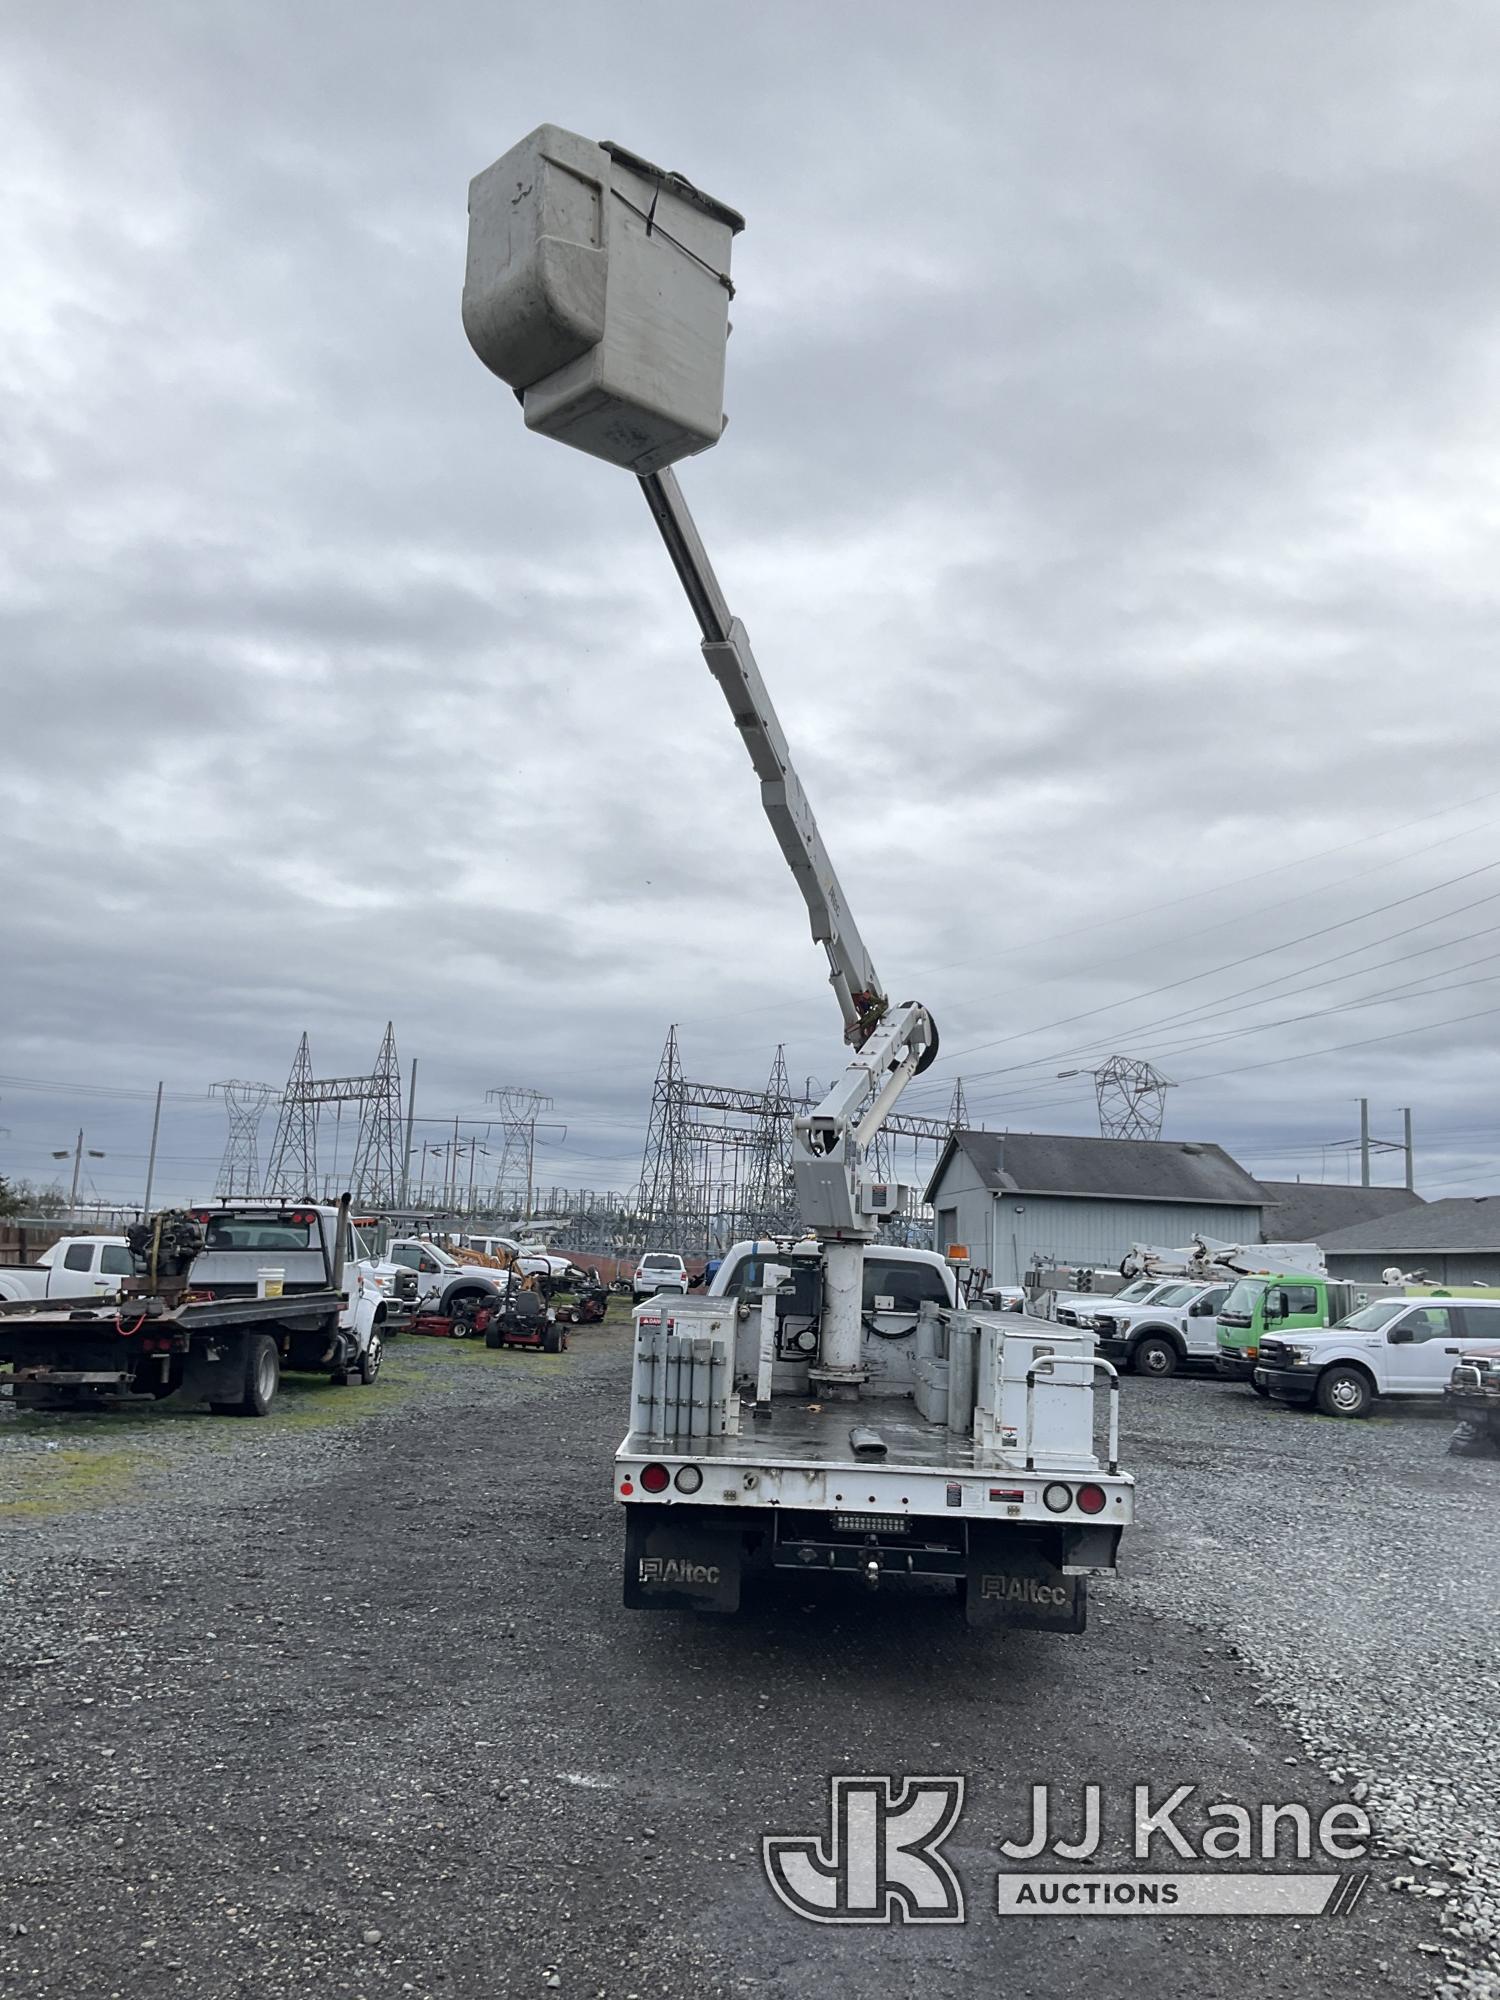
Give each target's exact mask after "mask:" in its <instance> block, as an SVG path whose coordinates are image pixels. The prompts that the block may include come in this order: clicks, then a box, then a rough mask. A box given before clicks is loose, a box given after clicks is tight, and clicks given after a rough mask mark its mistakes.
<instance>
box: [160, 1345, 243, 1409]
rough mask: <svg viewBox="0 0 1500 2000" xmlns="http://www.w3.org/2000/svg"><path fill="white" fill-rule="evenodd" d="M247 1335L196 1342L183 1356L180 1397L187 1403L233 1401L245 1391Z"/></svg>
mask: <svg viewBox="0 0 1500 2000" xmlns="http://www.w3.org/2000/svg"><path fill="white" fill-rule="evenodd" d="M244 1389H245V1342H244V1338H243V1336H242V1335H241V1336H235V1335H231V1336H227V1337H225V1338H224V1339H222V1340H206V1341H202V1342H195V1343H194V1344H193V1346H192V1347H191V1348H190V1349H189V1350H188V1352H187V1353H186V1354H185V1355H184V1356H183V1357H182V1374H181V1377H180V1378H179V1380H178V1384H177V1397H178V1400H179V1401H180V1402H183V1403H229V1402H234V1401H236V1400H237V1399H238V1398H239V1397H240V1396H241V1395H243V1394H244Z"/></svg>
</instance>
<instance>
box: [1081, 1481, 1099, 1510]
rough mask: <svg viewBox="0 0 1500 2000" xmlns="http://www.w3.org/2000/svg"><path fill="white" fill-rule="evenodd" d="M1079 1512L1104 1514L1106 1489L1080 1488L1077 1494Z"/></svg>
mask: <svg viewBox="0 0 1500 2000" xmlns="http://www.w3.org/2000/svg"><path fill="white" fill-rule="evenodd" d="M1077 1500H1078V1508H1079V1512H1080V1513H1083V1514H1102V1513H1103V1512H1104V1488H1103V1487H1102V1486H1080V1487H1079V1489H1078V1493H1077Z"/></svg>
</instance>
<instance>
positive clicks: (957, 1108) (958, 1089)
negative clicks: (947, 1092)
mask: <svg viewBox="0 0 1500 2000" xmlns="http://www.w3.org/2000/svg"><path fill="white" fill-rule="evenodd" d="M948 1130H949V1131H950V1132H967V1131H968V1130H969V1107H968V1105H967V1104H966V1103H965V1102H964V1080H963V1078H962V1077H958V1078H956V1079H955V1081H954V1085H953V1095H952V1097H951V1098H950V1099H949V1100H948Z"/></svg>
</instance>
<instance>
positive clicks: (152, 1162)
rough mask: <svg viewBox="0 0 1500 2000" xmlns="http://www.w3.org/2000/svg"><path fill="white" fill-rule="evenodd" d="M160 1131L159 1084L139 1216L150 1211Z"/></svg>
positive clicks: (143, 1216) (144, 1215) (145, 1214)
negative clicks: (144, 1187) (144, 1190)
mask: <svg viewBox="0 0 1500 2000" xmlns="http://www.w3.org/2000/svg"><path fill="white" fill-rule="evenodd" d="M160 1131H161V1085H160V1084H158V1085H157V1086H156V1110H155V1112H154V1113H153V1114H152V1118H151V1151H150V1154H149V1155H148V1157H147V1160H146V1192H145V1194H144V1195H143V1196H142V1197H141V1216H142V1218H143V1219H144V1218H145V1217H146V1216H147V1215H149V1214H150V1213H151V1183H152V1182H153V1181H154V1180H155V1179H156V1140H157V1135H158V1134H159V1133H160Z"/></svg>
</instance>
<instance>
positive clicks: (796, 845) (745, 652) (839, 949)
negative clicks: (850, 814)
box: [641, 471, 890, 1048]
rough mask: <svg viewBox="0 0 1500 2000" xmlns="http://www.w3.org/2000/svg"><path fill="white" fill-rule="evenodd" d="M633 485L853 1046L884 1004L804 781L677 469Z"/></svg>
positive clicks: (861, 1042) (872, 1026)
mask: <svg viewBox="0 0 1500 2000" xmlns="http://www.w3.org/2000/svg"><path fill="white" fill-rule="evenodd" d="M641 490H642V492H644V494H645V496H646V504H647V506H648V507H649V508H650V509H651V512H652V515H653V517H654V518H655V521H656V525H657V527H658V528H659V529H660V530H661V537H662V540H663V541H664V542H665V543H666V545H667V553H668V554H669V555H670V556H671V558H672V562H673V564H674V566H675V567H676V570H677V574H678V576H679V577H680V578H681V579H682V587H683V589H684V590H685V591H686V592H687V596H688V602H689V603H690V604H691V605H692V607H693V612H694V615H695V616H696V618H697V620H698V624H699V627H700V629H701V631H702V633H703V657H704V659H705V660H707V662H708V668H709V672H710V673H711V674H712V675H713V677H714V679H715V680H716V681H717V682H718V683H719V686H720V687H721V688H722V689H723V690H724V699H725V700H726V701H727V702H728V703H729V712H730V714H731V715H732V716H733V717H734V721H735V727H736V728H737V729H738V730H739V732H740V734H741V736H742V737H743V738H744V740H745V748H746V749H747V750H748V751H749V752H750V761H751V763H752V764H753V765H754V766H755V774H756V776H757V777H758V778H759V779H760V796H761V803H762V804H763V805H764V807H765V810H766V817H767V819H769V820H770V822H771V830H772V832H773V833H774V834H775V835H776V839H777V843H778V845H779V846H780V848H781V851H782V853H783V854H784V855H785V856H786V859H787V865H788V866H789V867H790V869H791V871H792V873H793V875H794V876H795V877H796V878H797V887H798V888H799V889H800V890H801V891H802V898H803V901H804V902H805V903H806V904H807V913H808V916H809V918H810V919H811V922H812V934H813V937H814V939H815V940H816V942H817V943H819V944H820V945H822V947H823V949H824V950H825V951H826V952H827V954H828V963H829V967H830V971H829V979H830V980H831V982H832V985H833V990H834V992H835V993H836V994H837V995H838V1001H839V1007H840V1009H841V1011H842V1013H843V1016H844V1039H845V1041H847V1042H851V1043H852V1044H853V1045H854V1047H855V1048H860V1047H862V1046H863V1045H864V1043H865V1042H866V1041H868V1039H869V1037H870V1036H871V1034H872V1033H873V1032H874V1030H875V1028H876V1026H877V1025H878V1024H879V1022H880V1020H881V1017H882V1016H883V1015H884V1014H885V1012H886V1010H887V1008H888V1007H889V1005H890V1002H889V1001H888V1000H887V999H886V996H885V994H884V992H883V991H882V989H881V985H880V980H879V978H878V976H877V975H876V971H875V967H874V966H873V964H872V963H871V962H870V954H869V953H868V952H867V951H866V950H865V944H864V939H863V938H862V937H861V936H860V934H859V931H858V929H857V927H856V925H855V922H854V919H853V917H852V916H851V915H850V914H849V906H848V904H847V903H846V902H845V901H844V892H843V890H842V889H841V888H840V886H839V878H838V876H837V875H836V874H835V873H834V869H833V863H832V861H831V860H830V859H829V857H828V850H827V848H826V847H825V846H824V845H823V836H822V835H821V834H820V833H819V832H818V823H817V821H816V819H815V818H814V817H813V809H812V806H811V805H810V804H809V803H808V797H807V793H806V792H805V791H804V790H803V789H802V781H801V779H800V778H799V777H798V776H797V773H796V771H795V770H793V768H792V758H791V752H790V750H789V749H788V748H787V741H786V737H785V736H784V735H783V734H782V729H781V724H780V722H779V721H778V720H777V716H776V711H775V709H774V708H773V707H772V705H771V697H770V695H769V694H768V693H767V692H766V684H765V682H764V681H763V680H762V679H761V676H760V669H759V667H757V666H756V664H755V655H754V654H753V653H752V652H751V650H750V639H749V635H748V634H747V633H746V631H745V628H744V626H743V625H742V624H741V623H740V621H739V619H738V618H735V617H733V616H731V614H730V610H729V606H728V605H727V604H726V603H725V601H724V593H723V592H722V591H721V590H720V588H719V581H718V578H717V577H716V576H715V575H714V572H713V566H712V564H711V563H710V562H709V560H708V556H707V554H706V552H705V550H704V547H703V543H702V542H701V540H700V539H699V536H698V530H697V528H696V527H695V526H694V523H693V517H692V515H691V514H690V513H689V512H688V508H687V502H686V501H685V500H684V499H683V497H682V489H681V487H680V486H679V485H678V484H677V480H676V477H675V475H674V474H673V473H672V472H670V471H667V472H653V473H649V474H648V475H647V476H646V477H645V478H644V479H642V481H641Z"/></svg>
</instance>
